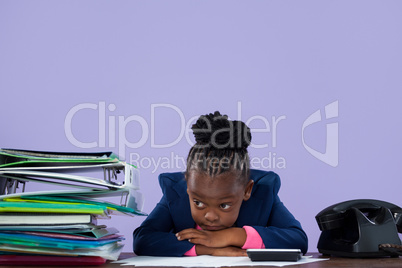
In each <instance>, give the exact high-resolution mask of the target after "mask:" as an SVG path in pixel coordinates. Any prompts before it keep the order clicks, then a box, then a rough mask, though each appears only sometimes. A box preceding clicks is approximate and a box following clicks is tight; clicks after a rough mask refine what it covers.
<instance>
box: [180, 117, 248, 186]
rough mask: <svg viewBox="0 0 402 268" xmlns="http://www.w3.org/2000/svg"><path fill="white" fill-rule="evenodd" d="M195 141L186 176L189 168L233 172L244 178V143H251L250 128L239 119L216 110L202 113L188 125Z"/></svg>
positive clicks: (245, 177)
mask: <svg viewBox="0 0 402 268" xmlns="http://www.w3.org/2000/svg"><path fill="white" fill-rule="evenodd" d="M191 129H192V130H193V133H194V137H195V141H196V143H195V144H194V146H193V147H192V148H191V149H190V152H189V154H188V157H187V170H186V177H187V175H188V174H189V173H190V172H191V171H196V172H202V173H204V174H207V175H209V176H210V177H214V176H217V175H220V174H222V173H225V172H235V173H236V174H237V175H238V177H239V178H243V179H244V180H245V181H246V182H247V181H248V180H249V175H250V158H249V155H248V151H247V147H248V146H249V145H250V143H251V132H250V128H249V127H247V125H246V124H245V123H243V122H242V121H236V120H233V121H232V120H229V119H228V116H227V115H221V113H220V112H218V111H216V112H215V113H213V114H212V113H210V114H206V115H202V116H200V117H199V118H198V120H197V122H196V123H195V124H194V125H192V127H191Z"/></svg>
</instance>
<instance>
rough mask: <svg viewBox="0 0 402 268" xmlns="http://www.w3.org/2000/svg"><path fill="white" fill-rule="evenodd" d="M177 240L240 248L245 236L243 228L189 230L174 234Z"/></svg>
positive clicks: (210, 245)
mask: <svg viewBox="0 0 402 268" xmlns="http://www.w3.org/2000/svg"><path fill="white" fill-rule="evenodd" d="M176 237H177V239H178V240H180V241H181V240H188V241H189V242H191V243H193V244H195V245H204V246H207V247H214V248H223V247H228V246H236V247H242V246H243V244H244V242H245V241H246V238H247V235H246V232H245V230H244V229H243V228H236V227H232V228H227V229H223V230H219V231H206V230H197V229H194V228H189V229H185V230H182V231H180V232H179V233H177V234H176Z"/></svg>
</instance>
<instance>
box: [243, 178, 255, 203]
mask: <svg viewBox="0 0 402 268" xmlns="http://www.w3.org/2000/svg"><path fill="white" fill-rule="evenodd" d="M253 185H254V181H253V180H250V181H249V182H248V183H247V185H246V189H245V190H244V197H243V200H244V201H247V200H249V199H250V196H251V191H252V190H253Z"/></svg>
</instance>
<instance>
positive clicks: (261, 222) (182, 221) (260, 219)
mask: <svg viewBox="0 0 402 268" xmlns="http://www.w3.org/2000/svg"><path fill="white" fill-rule="evenodd" d="M250 178H251V179H252V180H254V186H253V190H252V192H251V197H250V199H249V200H247V201H243V204H242V205H241V208H240V212H239V217H238V218H237V221H236V223H235V225H236V226H238V227H243V226H244V225H248V226H252V227H253V228H254V229H256V230H257V232H258V233H259V235H260V236H261V238H262V240H263V242H264V245H265V246H266V247H267V248H299V249H301V250H302V252H303V253H306V251H307V236H306V234H305V232H304V231H303V229H302V227H301V225H300V223H299V222H298V221H297V220H296V219H295V218H294V217H293V215H292V214H291V213H290V212H289V211H288V210H287V209H286V207H285V206H284V205H283V203H282V202H281V201H280V199H279V197H278V191H279V188H280V179H279V176H278V175H277V174H276V173H274V172H267V171H261V170H251V172H250ZM159 184H160V186H161V188H162V192H163V196H162V199H161V200H160V202H159V203H158V204H157V205H156V207H155V208H154V209H153V211H152V212H151V213H150V214H149V216H148V217H147V218H146V219H145V221H144V222H143V223H142V224H141V226H140V227H138V228H137V229H136V230H135V231H134V252H135V253H136V254H137V255H149V256H183V255H184V253H186V252H187V251H188V250H190V249H191V248H192V247H193V246H194V244H192V243H190V242H188V241H178V240H177V238H176V236H175V234H176V233H177V232H179V231H181V230H183V229H187V228H194V227H195V222H194V220H193V218H192V217H191V211H190V202H189V198H188V194H187V183H186V181H185V180H184V173H182V172H177V173H163V174H161V175H159Z"/></svg>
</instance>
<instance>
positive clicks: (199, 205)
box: [193, 199, 205, 208]
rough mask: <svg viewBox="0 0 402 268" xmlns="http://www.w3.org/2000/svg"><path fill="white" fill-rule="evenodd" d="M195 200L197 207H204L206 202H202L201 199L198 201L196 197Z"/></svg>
mask: <svg viewBox="0 0 402 268" xmlns="http://www.w3.org/2000/svg"><path fill="white" fill-rule="evenodd" d="M193 202H194V205H195V206H196V207H197V208H204V206H205V205H204V203H202V202H201V201H198V200H196V199H194V200H193Z"/></svg>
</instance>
